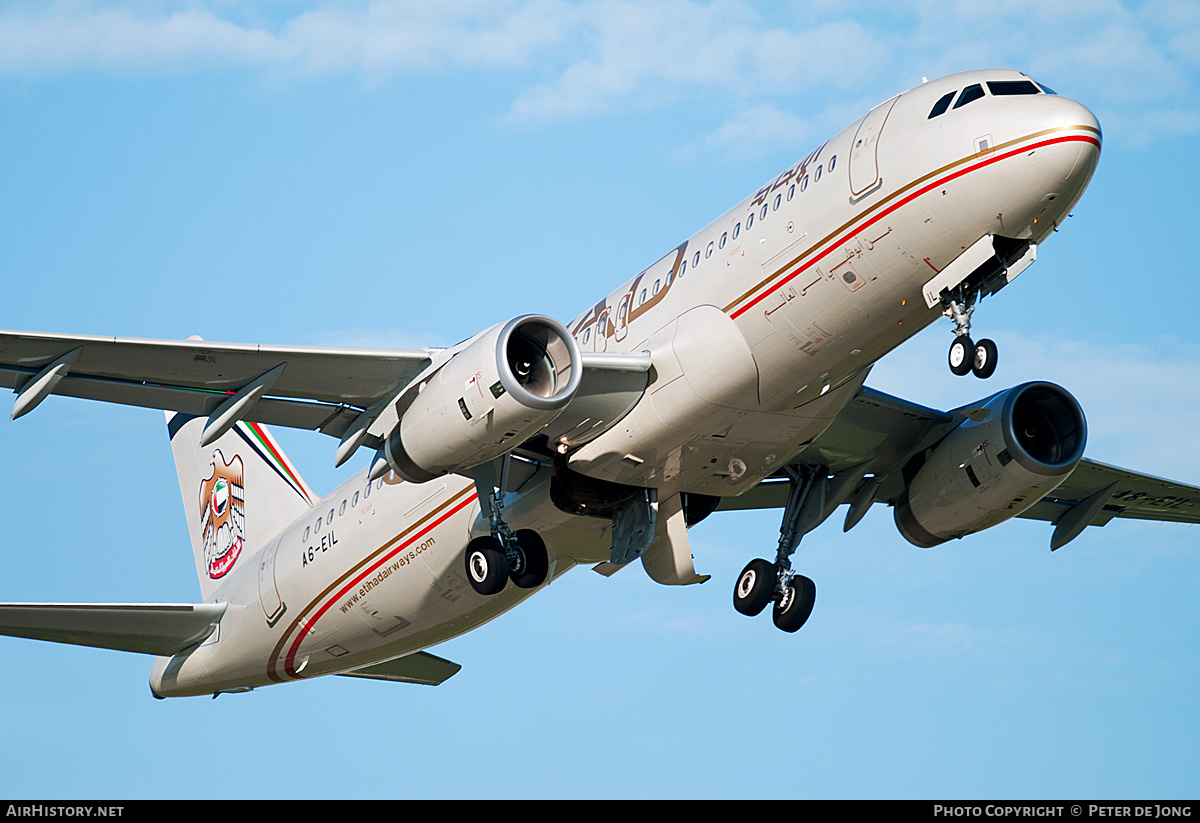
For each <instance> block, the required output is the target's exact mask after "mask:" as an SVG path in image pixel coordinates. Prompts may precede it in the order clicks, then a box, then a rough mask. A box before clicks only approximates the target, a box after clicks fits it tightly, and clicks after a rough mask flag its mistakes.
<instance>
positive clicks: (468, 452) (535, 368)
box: [383, 315, 583, 483]
mask: <svg viewBox="0 0 1200 823" xmlns="http://www.w3.org/2000/svg"><path fill="white" fill-rule="evenodd" d="M582 375H583V363H582V358H581V356H580V353H579V346H578V345H577V344H576V342H575V339H574V338H573V337H571V335H570V334H569V333H568V332H567V330H566V329H565V328H564V327H563V325H562V324H561V323H559V322H557V321H556V320H551V319H550V318H549V317H541V316H537V315H527V316H525V317H517V318H514V319H512V320H510V321H508V322H507V323H505V324H503V325H497V326H494V327H493V328H491V329H488V330H487V331H486V332H484V333H483V334H481V335H480V336H479V337H477V338H476V339H475V340H474V341H472V342H471V343H470V344H469V345H467V346H466V348H464V349H463V350H462V351H460V352H458V353H457V354H456V355H454V357H452V358H451V359H450V360H449V362H447V363H446V365H444V366H443V367H442V368H441V369H439V370H438V371H437V373H435V374H434V375H433V377H431V378H429V380H427V381H426V382H425V383H424V385H422V386H421V387H420V389H419V392H418V393H417V395H416V396H415V398H413V400H412V403H411V404H410V405H409V406H408V408H406V409H404V410H403V412H402V413H401V416H400V422H399V424H398V425H397V426H396V427H395V428H394V429H393V430H392V432H391V434H390V435H389V436H388V438H387V441H386V443H385V444H384V447H383V451H384V456H385V457H386V458H387V461H388V463H389V465H390V466H391V467H392V470H393V471H395V472H396V474H398V475H400V476H401V477H403V478H404V479H405V480H409V481H412V482H416V483H424V482H425V481H427V480H432V479H433V478H435V477H438V476H439V475H443V474H447V473H449V472H453V471H459V470H462V469H468V468H471V467H473V466H478V465H479V464H481V463H486V462H487V461H489V460H493V459H495V458H497V457H500V456H502V455H503V454H505V453H506V452H508V451H510V450H511V449H513V448H514V447H515V446H518V445H520V444H521V443H522V442H524V441H525V440H527V439H528V438H529V437H531V436H532V435H534V434H536V433H537V431H538V430H539V429H541V428H542V427H543V426H545V425H546V424H547V423H549V422H550V421H552V420H553V419H554V418H555V417H557V416H558V415H559V413H561V412H562V410H563V409H565V408H566V406H567V404H568V403H569V402H570V401H571V398H572V397H574V396H575V390H576V389H578V388H579V381H580V379H581V377H582Z"/></svg>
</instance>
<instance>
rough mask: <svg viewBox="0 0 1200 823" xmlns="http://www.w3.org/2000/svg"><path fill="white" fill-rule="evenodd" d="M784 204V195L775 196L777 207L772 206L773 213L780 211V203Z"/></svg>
mask: <svg viewBox="0 0 1200 823" xmlns="http://www.w3.org/2000/svg"><path fill="white" fill-rule="evenodd" d="M782 202H783V195H782V194H777V195H775V205H774V206H772V211H778V210H779V204H780V203H782Z"/></svg>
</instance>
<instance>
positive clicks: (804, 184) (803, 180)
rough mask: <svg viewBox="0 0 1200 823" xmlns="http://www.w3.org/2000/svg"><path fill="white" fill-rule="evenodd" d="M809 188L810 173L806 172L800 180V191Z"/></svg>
mask: <svg viewBox="0 0 1200 823" xmlns="http://www.w3.org/2000/svg"><path fill="white" fill-rule="evenodd" d="M807 188H808V175H807V174H806V175H804V177H803V178H801V180H800V191H804V190H805V189H807Z"/></svg>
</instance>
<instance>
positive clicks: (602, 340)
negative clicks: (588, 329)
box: [593, 308, 608, 351]
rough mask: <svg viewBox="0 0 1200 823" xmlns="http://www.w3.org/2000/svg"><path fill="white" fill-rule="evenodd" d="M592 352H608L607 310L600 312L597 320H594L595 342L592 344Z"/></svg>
mask: <svg viewBox="0 0 1200 823" xmlns="http://www.w3.org/2000/svg"><path fill="white" fill-rule="evenodd" d="M593 350H594V351H607V350H608V309H607V308H605V309H604V311H602V312H600V317H599V319H597V320H596V340H595V343H594V344H593Z"/></svg>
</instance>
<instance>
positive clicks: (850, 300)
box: [151, 70, 1100, 696]
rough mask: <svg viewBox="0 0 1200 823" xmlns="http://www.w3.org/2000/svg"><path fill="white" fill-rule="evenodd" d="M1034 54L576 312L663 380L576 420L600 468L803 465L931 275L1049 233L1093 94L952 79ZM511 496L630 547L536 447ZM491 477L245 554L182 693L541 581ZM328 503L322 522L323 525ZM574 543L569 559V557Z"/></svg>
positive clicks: (281, 667) (516, 509)
mask: <svg viewBox="0 0 1200 823" xmlns="http://www.w3.org/2000/svg"><path fill="white" fill-rule="evenodd" d="M1022 80H1027V78H1025V77H1024V75H1020V74H1018V73H1017V72H1012V71H1004V70H994V71H978V72H967V73H963V74H959V75H953V76H951V77H947V78H943V79H941V80H937V81H934V82H931V83H926V84H924V85H922V86H919V87H917V88H915V89H912V90H910V91H908V92H905V93H904V94H901V95H899V96H897V97H895V98H892V99H891V100H889V101H887V102H885V103H883V104H881V105H880V106H878V107H876V108H875V109H873V110H872V111H871V112H870V113H868V114H867V115H866V116H864V118H862V119H861V120H860V121H858V122H857V123H855V124H853V125H851V126H850V127H849V128H847V129H845V130H844V131H842V132H841V133H839V134H838V135H837V136H835V137H833V138H832V139H830V140H829V141H827V142H825V143H824V144H822V145H821V146H820V147H819V148H817V149H815V150H814V151H813V152H812V153H810V154H809V155H808V157H806V158H805V159H804V160H803V161H801V162H799V163H797V164H795V165H793V166H791V167H789V168H788V169H787V170H785V171H784V172H783V173H782V174H780V175H779V176H778V177H777V178H775V179H774V180H772V181H770V182H768V183H767V184H766V185H764V186H762V187H761V188H759V189H758V190H756V191H755V193H754V194H752V195H750V196H749V197H747V198H746V199H745V200H743V201H742V202H741V203H739V204H737V206H735V207H734V208H733V209H731V210H729V211H728V212H726V213H725V214H723V215H722V216H721V217H719V218H718V219H717V220H714V221H713V222H712V223H711V224H709V225H708V226H707V227H705V228H704V229H703V230H701V231H700V232H699V233H697V234H696V235H694V236H693V237H691V238H689V239H688V240H687V241H686V242H684V243H682V244H680V245H679V246H677V247H676V248H675V249H673V250H672V251H671V252H670V253H669V254H667V255H666V256H665V257H663V258H662V259H661V260H660V261H658V262H657V263H655V264H654V265H652V266H650V267H649V268H648V269H646V270H645V271H643V272H642V273H640V274H639V275H637V276H636V277H634V278H633V279H631V280H630V281H628V282H626V283H625V284H623V285H622V286H621V287H619V288H618V289H616V290H614V291H613V292H611V293H610V294H608V295H607V296H606V297H605V298H604V299H602V300H598V301H597V303H596V305H595V306H593V307H592V308H590V309H589V310H588V311H586V312H584V313H583V314H581V315H580V316H579V317H577V318H576V319H575V320H574V321H572V322H571V323H570V324H568V328H569V330H570V332H571V333H572V334H573V335H574V336H575V339H576V340H577V342H578V343H579V346H580V348H581V349H582V350H583V351H585V352H587V351H612V352H625V351H649V352H650V353H651V357H652V362H653V370H652V378H651V382H650V385H649V386H648V388H647V390H646V392H645V394H644V395H643V397H642V398H641V400H640V401H639V402H638V403H637V405H636V406H635V407H634V408H633V409H632V411H630V412H629V414H627V415H626V416H625V417H624V418H623V419H621V420H620V421H619V422H618V423H617V424H616V425H615V426H612V427H611V428H609V429H608V430H607V431H604V432H603V433H601V434H599V435H598V436H592V437H591V439H586V438H581V439H580V440H579V441H578V442H574V441H572V442H567V439H566V438H564V447H569V465H570V467H571V468H572V469H573V470H575V471H577V472H579V473H581V474H584V475H588V476H590V477H595V478H599V479H605V480H612V481H616V482H620V483H625V484H629V485H635V486H646V487H653V488H657V489H659V499H663V498H664V497H665V496H666V495H669V494H672V493H674V492H677V491H688V492H695V493H701V494H706V495H714V496H730V495H737V494H740V493H742V492H743V491H745V490H747V489H748V488H750V487H752V486H753V485H755V484H756V483H758V482H759V481H760V480H761V479H762V478H764V477H766V476H769V475H770V474H772V473H773V472H775V471H777V470H778V469H779V468H780V467H781V466H783V465H784V464H785V463H786V462H787V461H788V459H789V458H791V457H792V456H793V455H795V454H796V453H797V452H799V451H800V450H801V448H802V447H803V446H804V445H805V444H807V443H808V442H810V441H812V440H813V439H814V438H815V437H817V436H818V435H819V434H820V433H821V432H822V431H823V430H824V429H825V428H826V427H827V426H828V425H829V424H830V423H831V422H832V421H833V419H834V418H835V417H836V416H837V414H838V413H839V411H840V410H841V409H842V407H843V406H844V405H845V404H846V403H847V402H848V401H849V400H850V399H851V398H852V397H853V395H854V393H855V392H856V391H857V390H858V387H859V386H860V385H861V383H862V380H863V378H864V377H865V374H866V370H867V368H868V367H869V366H870V365H871V364H872V363H873V362H875V361H876V360H877V359H879V358H880V357H882V356H883V355H884V354H886V353H887V352H888V351H890V350H891V349H893V348H895V347H896V346H897V345H899V344H900V343H902V342H903V341H904V340H906V339H907V338H909V337H911V336H912V335H913V334H915V333H917V332H918V331H920V330H921V329H922V328H924V327H925V326H927V325H928V324H929V323H931V322H932V321H934V320H935V319H937V318H938V317H939V316H940V315H941V306H939V305H935V306H933V307H930V306H929V305H928V304H927V302H926V301H925V299H924V298H923V297H922V286H923V285H924V284H925V283H927V282H928V281H930V280H931V279H932V278H933V277H935V276H936V275H937V273H938V272H939V271H940V270H942V269H943V268H945V267H946V266H947V265H948V264H949V263H950V262H951V261H953V260H954V259H955V258H956V257H958V256H959V255H960V254H961V253H962V252H963V251H964V250H965V249H967V248H969V247H970V246H972V244H974V243H975V242H976V241H977V240H979V239H980V238H981V237H984V236H986V235H998V236H1002V237H1007V238H1013V239H1018V240H1029V241H1031V242H1032V243H1034V244H1037V243H1040V242H1041V241H1042V240H1044V239H1045V238H1046V237H1047V236H1048V235H1049V234H1050V233H1051V232H1053V231H1054V230H1055V229H1056V228H1057V226H1058V225H1059V224H1060V223H1061V222H1062V221H1063V219H1064V218H1065V216H1066V215H1067V214H1068V212H1069V211H1070V209H1071V208H1072V207H1073V206H1074V204H1075V203H1076V202H1077V200H1078V199H1079V197H1080V196H1081V195H1082V194H1083V191H1084V189H1085V188H1086V186H1087V183H1088V181H1089V180H1090V178H1091V174H1092V171H1093V169H1094V167H1095V164H1096V161H1097V159H1098V156H1099V150H1100V131H1099V127H1098V125H1097V123H1096V120H1095V118H1094V117H1093V116H1092V114H1091V113H1090V112H1089V111H1088V110H1087V109H1086V108H1084V107H1083V106H1082V105H1080V104H1078V103H1076V102H1075V101H1073V100H1070V99H1067V98H1065V97H1061V96H1058V95H1053V94H1045V93H1038V94H1032V95H1004V96H996V95H993V94H991V93H986V94H983V95H982V96H981V97H979V98H978V99H975V100H973V101H971V102H968V103H966V104H964V105H962V106H960V107H959V108H952V109H948V110H947V111H945V112H944V113H942V114H940V115H937V116H932V117H931V116H930V115H931V111H933V109H934V107H935V104H936V103H937V102H938V101H939V99H941V98H942V97H944V96H945V95H947V94H949V93H951V92H956V91H959V90H962V89H964V88H967V87H969V86H971V85H973V84H980V85H981V86H982V87H984V88H986V83H987V82H988V81H1022ZM520 471H522V472H523V473H525V474H527V475H528V477H522V478H517V479H516V480H515V481H514V482H513V483H510V488H517V487H519V490H518V491H517V492H515V493H513V494H510V495H509V503H508V505H507V507H506V510H505V516H506V519H507V520H508V522H509V523H510V524H511V525H512V527H513V528H514V529H515V528H532V529H536V530H537V531H538V532H539V533H541V535H542V536H543V537H544V539H545V540H546V542H547V544H548V545H549V547H550V549H551V552H552V554H551V558H552V562H556V566H555V567H554V568H553V569H552V573H553V574H561V573H562V571H564V570H565V569H566V568H569V567H570V566H571V565H574V564H576V563H586V562H599V561H603V560H606V559H608V542H609V540H608V539H607V537H606V535H605V534H604V530H605V527H606V526H608V525H609V524H608V522H607V521H605V520H602V519H597V518H588V517H579V516H574V515H569V514H565V513H563V512H561V511H559V510H558V509H557V508H556V507H555V506H554V505H553V504H552V503H551V502H550V499H549V487H550V482H549V480H550V478H549V475H550V470H549V468H548V467H540V468H538V467H534V466H532V465H525V464H522V467H521V469H520ZM479 511H480V509H479V504H478V501H477V499H476V493H475V486H474V484H473V483H472V482H471V481H469V480H466V479H464V478H462V477H458V476H455V475H448V476H446V477H443V478H440V479H437V480H433V481H430V482H428V483H424V484H414V483H404V482H400V481H398V480H396V479H395V478H394V477H393V476H389V477H388V478H387V479H386V480H384V481H376V482H375V483H374V484H369V483H368V482H367V481H366V479H365V476H360V477H357V478H355V479H354V480H351V481H350V482H348V483H346V484H345V485H343V486H342V487H341V488H340V489H338V490H337V491H336V492H334V493H333V494H332V495H330V496H329V497H327V498H325V499H324V500H323V501H322V502H321V503H320V504H319V505H318V506H317V507H315V508H314V509H313V510H312V512H311V513H309V514H307V515H305V516H304V517H302V518H301V519H300V520H298V521H297V522H295V523H294V524H292V525H291V526H290V527H289V528H288V529H286V530H285V531H284V533H283V534H282V535H280V536H279V538H278V539H277V540H275V541H273V542H272V543H271V544H270V545H269V546H268V548H267V549H265V550H264V551H263V552H262V553H260V554H259V555H257V556H256V557H255V558H253V560H251V561H249V562H247V563H246V565H245V566H244V567H242V568H241V569H240V570H239V571H237V572H235V573H234V574H232V575H231V576H230V579H229V581H228V582H227V583H226V584H225V585H224V587H223V588H222V589H220V590H219V591H218V592H217V596H216V599H218V600H223V601H226V602H228V603H229V604H230V605H229V608H228V610H227V612H226V615H225V618H224V619H223V621H222V623H221V626H220V628H219V631H218V632H217V633H215V634H214V635H213V636H212V637H211V638H209V640H208V641H207V642H206V643H205V644H204V645H202V646H200V647H199V648H197V649H195V650H193V651H191V652H188V653H184V654H181V655H177V656H176V657H175V658H171V659H169V660H168V659H167V658H159V659H158V661H157V662H156V664H155V667H154V671H153V673H152V675H151V686H152V688H153V689H154V691H155V692H156V693H157V694H160V695H163V696H173V695H187V694H211V693H213V692H216V691H227V690H236V689H239V688H248V687H254V686H259V685H266V684H269V683H274V682H283V681H287V680H293V679H299V678H305V677H311V676H316V675H322V674H329V673H333V672H339V671H348V670H352V669H356V668H360V667H363V666H367V665H370V664H372V663H375V662H380V661H383V660H387V659H391V658H394V657H398V656H401V655H405V654H409V653H411V652H414V651H418V650H420V649H424V648H427V647H429V646H432V645H434V644H437V643H440V642H442V641H444V640H447V639H449V638H451V637H454V636H457V635H459V634H462V633H464V632H466V631H469V630H471V629H473V628H475V627H477V626H479V625H481V624H483V623H485V622H487V621H488V620H491V619H492V618H493V617H495V616H497V615H499V614H500V613H502V612H503V611H505V610H507V609H509V608H511V607H512V606H514V605H516V604H517V603H518V602H520V600H522V599H523V598H524V597H526V596H528V594H529V591H527V590H522V589H518V588H516V587H515V586H512V585H509V586H508V587H507V588H506V589H505V590H504V591H503V592H502V593H501V594H499V595H495V596H492V597H484V596H481V595H478V594H476V593H475V592H474V591H473V590H472V589H471V587H470V586H469V585H468V584H467V582H466V580H465V578H464V571H463V550H464V547H465V545H466V543H467V542H468V540H469V539H470V538H471V537H472V536H476V535H479V534H486V533H487V531H488V528H487V524H486V522H484V521H483V520H482V519H481V518H480V515H479ZM318 519H319V520H320V527H319V531H318V529H317V526H318ZM555 558H557V560H556V561H555Z"/></svg>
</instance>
